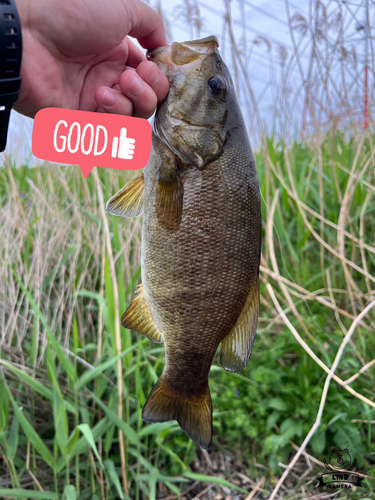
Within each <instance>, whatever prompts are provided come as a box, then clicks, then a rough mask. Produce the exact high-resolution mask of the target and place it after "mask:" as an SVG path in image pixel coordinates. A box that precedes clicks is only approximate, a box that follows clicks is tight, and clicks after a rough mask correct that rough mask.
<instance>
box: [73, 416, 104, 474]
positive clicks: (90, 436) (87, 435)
mask: <svg viewBox="0 0 375 500" xmlns="http://www.w3.org/2000/svg"><path fill="white" fill-rule="evenodd" d="M78 429H79V430H80V431H81V432H82V434H83V435H84V436H85V438H86V439H87V441H88V443H89V445H90V446H91V448H92V451H93V452H94V453H95V456H96V458H97V459H98V462H99V463H100V465H101V467H102V469H104V465H103V462H102V459H101V458H100V455H99V452H98V449H97V447H96V444H95V440H94V436H93V434H92V432H91V429H90V427H89V426H88V425H87V424H81V425H78Z"/></svg>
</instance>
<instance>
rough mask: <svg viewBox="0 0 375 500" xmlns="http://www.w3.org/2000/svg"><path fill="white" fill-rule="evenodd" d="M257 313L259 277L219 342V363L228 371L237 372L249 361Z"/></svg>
mask: <svg viewBox="0 0 375 500" xmlns="http://www.w3.org/2000/svg"><path fill="white" fill-rule="evenodd" d="M258 314H259V278H257V280H256V283H255V284H254V285H253V286H252V287H251V290H250V292H249V295H248V296H247V299H246V303H245V305H244V308H243V309H242V311H241V314H240V316H239V318H238V320H237V323H236V324H235V325H234V327H233V329H232V331H231V332H230V333H229V334H228V335H227V336H226V337H225V339H224V340H223V341H222V343H221V355H220V363H221V366H222V367H223V368H225V369H226V370H228V371H230V372H239V371H241V370H243V368H245V366H246V365H247V363H248V362H249V358H250V354H251V350H252V348H253V343H254V339H255V334H256V327H257V322H258Z"/></svg>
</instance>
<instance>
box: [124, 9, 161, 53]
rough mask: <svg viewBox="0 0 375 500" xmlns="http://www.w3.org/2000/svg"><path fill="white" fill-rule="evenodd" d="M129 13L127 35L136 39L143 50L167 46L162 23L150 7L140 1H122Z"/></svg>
mask: <svg viewBox="0 0 375 500" xmlns="http://www.w3.org/2000/svg"><path fill="white" fill-rule="evenodd" d="M123 1H124V2H125V1H126V7H127V9H128V12H129V20H130V23H131V29H130V30H129V35H130V36H132V37H134V38H137V39H138V42H139V43H140V44H141V45H142V47H144V48H145V49H155V48H157V47H162V46H163V45H167V44H168V42H167V37H166V34H165V28H164V24H163V21H162V19H161V17H160V16H159V14H157V13H156V12H155V11H154V10H153V9H151V7H149V6H148V5H146V4H145V3H144V2H142V1H141V0H132V1H128V0H123Z"/></svg>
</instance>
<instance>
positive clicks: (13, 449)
mask: <svg viewBox="0 0 375 500" xmlns="http://www.w3.org/2000/svg"><path fill="white" fill-rule="evenodd" d="M19 427H20V425H19V421H18V417H17V414H16V413H14V415H13V419H12V426H11V428H10V433H9V437H8V442H7V446H8V450H7V451H8V456H9V458H10V459H13V458H14V457H15V456H16V453H17V448H18V438H19Z"/></svg>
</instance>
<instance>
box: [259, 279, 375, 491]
mask: <svg viewBox="0 0 375 500" xmlns="http://www.w3.org/2000/svg"><path fill="white" fill-rule="evenodd" d="M267 288H268V291H269V293H270V295H271V297H272V299H273V301H274V303H275V306H276V308H277V309H278V310H281V308H280V304H279V303H278V302H277V299H276V297H275V294H274V292H273V289H272V287H271V286H270V285H268V287H267ZM374 306H375V300H373V301H372V302H370V304H368V305H367V306H366V307H365V309H364V310H363V311H362V312H361V313H360V314H359V315H358V316H357V317H356V319H355V320H354V321H353V323H352V325H351V327H350V328H349V330H348V333H347V334H346V335H345V337H344V339H343V341H342V343H341V345H340V347H339V349H338V351H337V354H336V356H335V359H334V361H333V363H332V367H331V369H330V370H329V371H328V376H327V378H326V380H325V383H324V387H323V391H322V396H321V401H320V405H319V410H318V414H317V417H316V420H315V423H314V425H313V426H312V427H311V429H310V431H309V433H308V434H307V436H306V438H305V439H304V441H303V443H302V445H301V447H300V449H299V450H298V452H297V453H296V455H295V456H294V458H293V460H292V461H291V462H290V464H289V465H288V466H287V468H286V469H285V471H284V473H283V475H282V476H281V478H280V479H279V481H278V482H277V484H276V486H275V488H274V490H273V492H272V494H271V496H270V498H269V500H273V499H274V498H275V496H276V493H277V492H278V491H279V489H280V487H281V485H282V484H283V482H284V481H285V478H286V477H287V476H288V474H289V472H290V471H291V470H292V469H293V466H294V465H295V464H296V462H297V460H298V458H299V457H300V455H301V454H302V452H303V451H304V450H305V448H306V446H307V444H308V443H309V441H310V439H311V438H312V436H313V435H314V433H315V431H316V430H317V429H318V428H319V426H320V422H321V418H322V414H323V410H324V406H325V402H326V398H327V394H328V389H329V385H330V383H331V380H332V378H335V376H334V373H335V371H336V369H337V367H338V365H339V362H340V359H341V356H342V354H343V352H344V349H345V347H346V345H347V344H348V342H349V340H350V338H351V336H352V335H353V332H354V331H355V329H356V328H357V325H358V323H359V321H360V320H361V319H362V318H364V317H365V316H366V314H367V313H368V312H369V311H370V310H371V309H372V308H373V307H374ZM344 387H345V386H344ZM371 403H372V402H371ZM371 406H373V407H374V408H375V403H372V404H371Z"/></svg>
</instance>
